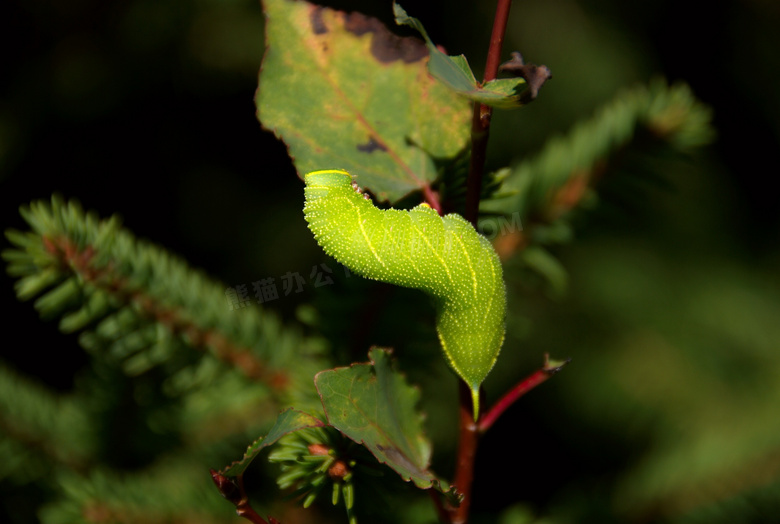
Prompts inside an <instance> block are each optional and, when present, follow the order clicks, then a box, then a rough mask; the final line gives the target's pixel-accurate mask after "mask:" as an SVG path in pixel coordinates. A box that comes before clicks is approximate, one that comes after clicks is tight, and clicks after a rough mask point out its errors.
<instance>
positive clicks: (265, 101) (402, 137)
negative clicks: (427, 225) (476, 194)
mask: <svg viewBox="0 0 780 524" xmlns="http://www.w3.org/2000/svg"><path fill="white" fill-rule="evenodd" d="M263 4H264V6H265V12H266V16H267V19H268V22H267V27H266V35H267V39H268V41H267V51H266V55H265V58H264V59H263V69H262V72H261V75H260V86H259V89H258V91H257V96H256V103H257V108H258V118H259V119H260V121H261V122H262V124H263V126H264V127H266V128H267V129H269V130H272V131H273V132H274V133H275V134H276V135H277V136H278V137H279V138H281V139H282V140H283V141H284V142H285V143H286V144H287V147H288V150H289V153H290V156H291V157H292V158H293V161H294V163H295V167H296V168H297V170H298V172H299V173H301V174H303V173H306V172H309V171H312V170H314V169H321V168H323V167H334V168H336V167H337V168H341V169H348V170H350V171H351V172H353V173H356V174H359V175H360V180H361V183H362V184H363V185H364V186H365V187H368V188H370V189H371V191H372V192H373V193H374V194H375V195H376V196H377V197H378V198H379V199H380V200H390V201H393V202H394V201H397V200H399V199H401V198H402V197H404V196H405V195H407V194H409V193H410V192H412V191H415V190H419V189H422V188H425V187H426V186H428V185H430V184H431V182H433V181H434V180H435V179H436V177H437V175H438V174H437V171H436V166H435V163H434V159H436V160H441V159H450V158H453V157H455V156H456V155H457V154H458V153H459V152H461V151H462V150H463V149H464V148H465V147H467V145H468V140H469V122H470V119H471V110H470V108H469V105H468V103H466V101H464V100H463V99H462V98H460V97H458V96H457V95H456V94H454V93H453V92H452V91H450V90H449V89H447V88H446V86H444V85H442V84H441V83H440V82H437V81H436V80H435V79H434V78H433V77H431V76H430V75H429V74H428V71H427V67H426V63H427V56H428V52H427V50H426V47H425V45H423V43H422V42H421V41H420V40H418V39H417V38H413V37H405V38H402V37H399V36H396V35H394V34H392V33H391V32H390V31H389V30H388V29H387V28H386V27H385V26H384V25H383V24H382V23H381V22H380V21H378V20H376V19H374V18H370V17H367V16H365V15H362V14H359V13H351V14H346V13H343V12H340V11H334V10H332V9H328V8H323V7H319V6H315V5H312V4H309V3H307V2H303V1H292V0H264V2H263Z"/></svg>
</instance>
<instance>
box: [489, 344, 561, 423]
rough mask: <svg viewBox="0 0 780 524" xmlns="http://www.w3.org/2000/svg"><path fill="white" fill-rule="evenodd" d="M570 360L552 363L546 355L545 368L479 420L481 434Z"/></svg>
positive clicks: (524, 381) (508, 393)
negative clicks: (510, 407) (518, 400)
mask: <svg viewBox="0 0 780 524" xmlns="http://www.w3.org/2000/svg"><path fill="white" fill-rule="evenodd" d="M568 363H569V360H565V361H563V362H550V358H549V355H547V354H545V355H544V366H542V368H541V369H538V370H536V371H535V372H534V373H532V374H531V375H530V376H528V377H526V378H525V379H524V380H522V381H521V382H519V383H518V384H517V385H516V386H515V387H513V388H512V389H511V390H509V391H508V392H507V393H506V394H505V395H504V396H503V397H501V398H500V399H499V400H498V402H496V403H495V404H493V407H491V408H490V409H489V410H488V411H487V412H486V413H485V416H484V417H482V418H481V419H480V420H479V432H480V434H481V433H485V432H486V431H487V430H488V429H490V428H491V427H492V426H493V423H495V421H496V420H498V417H500V416H501V415H502V414H503V413H504V411H506V410H507V409H508V408H509V406H511V405H512V404H514V403H515V402H516V401H517V399H519V398H520V397H522V396H523V395H525V394H526V393H528V392H529V391H531V390H532V389H534V388H535V387H536V386H538V385H539V384H541V383H542V382H545V381H546V380H547V379H548V378H550V377H551V376H553V375H554V374H556V373H557V372H558V371H560V370H561V368H563V366H565V365H566V364H568Z"/></svg>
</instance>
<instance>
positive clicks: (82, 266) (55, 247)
mask: <svg viewBox="0 0 780 524" xmlns="http://www.w3.org/2000/svg"><path fill="white" fill-rule="evenodd" d="M43 244H44V247H45V248H46V250H47V251H48V252H49V253H50V254H51V255H52V256H54V257H57V258H58V259H60V260H61V263H62V264H63V265H64V266H65V267H68V268H70V269H71V270H72V271H73V272H74V273H76V274H78V275H79V276H80V277H81V278H83V279H84V280H85V281H86V282H90V283H91V284H93V285H95V286H96V287H99V288H101V289H102V290H104V291H106V292H108V293H111V294H113V295H115V296H118V297H120V298H121V299H122V300H123V301H124V302H126V303H133V304H135V305H136V306H137V307H138V308H139V309H140V310H141V311H142V312H143V314H144V315H145V316H146V317H147V318H150V319H153V320H154V321H155V322H159V323H160V324H161V325H163V326H165V327H166V328H167V329H168V330H170V332H171V333H174V334H185V335H186V336H187V338H188V340H189V344H190V345H191V346H192V347H193V348H196V349H201V350H207V349H208V348H211V349H212V352H213V354H214V355H215V356H216V357H217V358H219V359H220V360H222V361H224V362H226V363H228V364H230V365H232V366H234V367H236V368H237V369H238V370H240V371H242V372H243V373H244V374H245V375H246V376H247V377H249V378H251V379H254V380H259V381H262V382H265V383H267V384H270V385H271V386H272V389H273V390H274V391H276V390H280V389H283V388H284V387H286V386H287V385H288V382H289V377H287V376H286V375H285V374H284V373H283V372H282V371H278V370H271V369H269V368H268V366H266V365H265V363H264V362H262V361H261V360H259V359H258V358H257V357H256V356H255V355H253V354H252V352H251V351H250V350H249V348H246V347H243V346H241V345H237V344H235V343H233V342H232V341H231V340H229V339H228V338H227V337H226V336H224V335H223V334H221V333H219V332H217V331H215V330H214V329H209V328H204V327H202V326H198V325H197V324H195V323H193V322H192V320H191V319H189V318H188V315H186V314H183V313H182V311H181V310H180V309H176V308H170V307H164V306H162V305H161V304H160V301H159V300H158V299H157V298H156V297H154V296H153V295H150V294H148V293H145V292H144V291H143V290H139V289H132V288H131V286H130V285H129V283H128V280H127V278H126V277H124V276H122V275H121V274H119V272H117V271H115V266H114V265H113V264H107V265H106V266H105V267H103V268H96V267H94V266H93V264H92V260H93V259H94V258H95V256H96V255H97V253H96V252H95V250H94V248H93V247H92V246H87V247H86V248H84V249H83V250H80V249H79V247H78V246H77V245H76V243H75V242H73V240H72V239H70V238H69V237H67V236H64V235H63V236H61V237H57V238H52V237H48V236H44V237H43Z"/></svg>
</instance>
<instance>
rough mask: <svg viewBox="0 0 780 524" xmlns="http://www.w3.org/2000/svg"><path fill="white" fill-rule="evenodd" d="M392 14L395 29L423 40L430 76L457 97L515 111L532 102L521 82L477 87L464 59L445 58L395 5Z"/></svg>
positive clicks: (420, 27)
mask: <svg viewBox="0 0 780 524" xmlns="http://www.w3.org/2000/svg"><path fill="white" fill-rule="evenodd" d="M393 12H394V14H395V22H396V23H397V24H398V25H406V26H409V27H412V28H414V29H415V30H417V31H418V32H419V33H420V34H421V35H422V37H423V38H424V39H425V45H426V46H427V47H428V52H429V53H430V55H431V58H430V60H429V61H428V70H429V71H430V72H431V74H432V75H433V76H435V77H436V78H437V79H439V80H441V81H442V82H443V83H444V84H445V85H447V87H449V88H450V89H452V90H453V91H455V92H456V93H458V94H459V95H462V96H464V97H466V98H468V99H469V100H473V101H474V102H479V103H481V104H486V105H489V106H491V107H497V108H501V109H516V108H518V107H521V106H523V105H525V104H526V103H527V102H528V101H530V99H532V98H533V97H528V96H525V95H524V92H525V91H526V89H527V83H526V81H525V79H524V78H501V79H496V80H491V81H490V82H487V83H486V84H485V85H484V86H481V85H479V83H478V82H477V79H476V78H475V77H474V73H473V72H472V71H471V67H470V66H469V63H468V60H466V57H465V56H463V55H458V56H448V55H446V54H444V53H442V52H441V51H440V50H439V48H438V47H436V45H435V44H434V43H433V41H432V40H431V38H430V37H429V36H428V33H427V32H426V31H425V28H424V27H423V25H422V22H420V21H419V20H418V19H417V18H414V17H411V16H409V15H408V14H407V13H406V11H405V10H404V8H403V7H401V6H400V5H398V4H396V3H395V2H394V3H393Z"/></svg>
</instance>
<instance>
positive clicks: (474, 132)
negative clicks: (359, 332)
mask: <svg viewBox="0 0 780 524" xmlns="http://www.w3.org/2000/svg"><path fill="white" fill-rule="evenodd" d="M511 5H512V0H498V5H497V6H496V16H495V18H494V20H493V32H492V34H491V37H490V46H489V48H488V56H487V61H486V63H485V76H484V81H483V83H484V82H489V81H490V80H493V79H495V78H496V75H497V74H498V66H499V64H500V63H501V44H502V43H503V41H504V34H505V33H506V25H507V20H508V19H509V8H510V7H511ZM491 115H492V110H491V108H490V107H488V106H486V105H483V104H478V103H475V104H474V115H473V118H472V121H471V162H470V165H469V177H468V180H467V184H466V209H465V218H466V220H468V221H469V222H471V223H472V224H474V226H476V225H477V217H478V216H479V201H480V197H481V196H482V174H483V172H484V169H485V158H486V156H487V144H488V137H489V136H490V117H491ZM458 387H459V388H460V389H459V399H460V415H459V418H460V434H459V440H458V459H457V463H456V470H455V487H456V488H457V489H458V491H459V492H460V493H461V494H462V495H463V500H462V501H461V503H460V505H459V506H458V507H457V508H453V509H452V511H451V522H452V523H453V524H466V522H468V518H469V507H470V506H471V484H472V482H473V480H474V458H475V457H476V454H477V441H478V440H479V426H478V425H477V423H475V422H474V415H473V411H472V409H473V407H472V405H471V392H470V391H469V387H468V386H467V385H466V383H465V382H463V381H459V386H458Z"/></svg>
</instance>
